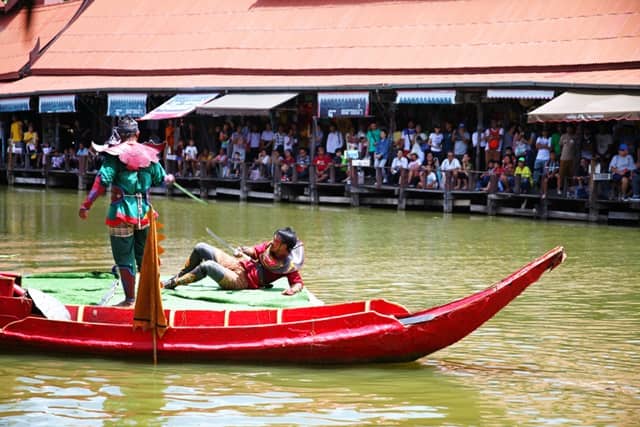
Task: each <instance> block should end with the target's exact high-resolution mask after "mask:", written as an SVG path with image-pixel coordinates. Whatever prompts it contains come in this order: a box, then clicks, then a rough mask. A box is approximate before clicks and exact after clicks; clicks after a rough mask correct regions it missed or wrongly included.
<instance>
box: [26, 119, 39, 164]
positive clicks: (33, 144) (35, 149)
mask: <svg viewBox="0 0 640 427" xmlns="http://www.w3.org/2000/svg"><path fill="white" fill-rule="evenodd" d="M23 144H24V147H25V150H26V153H25V159H26V160H25V166H28V167H35V166H36V165H37V163H38V153H39V151H40V147H39V140H38V132H36V131H34V130H33V125H32V124H31V123H29V126H28V128H27V131H26V132H25V133H24V135H23Z"/></svg>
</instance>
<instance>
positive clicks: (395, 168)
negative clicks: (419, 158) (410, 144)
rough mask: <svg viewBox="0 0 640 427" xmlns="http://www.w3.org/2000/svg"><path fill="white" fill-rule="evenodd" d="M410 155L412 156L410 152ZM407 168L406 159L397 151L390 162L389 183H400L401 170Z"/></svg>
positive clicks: (400, 151)
mask: <svg viewBox="0 0 640 427" xmlns="http://www.w3.org/2000/svg"><path fill="white" fill-rule="evenodd" d="M412 154H414V153H413V152H412ZM408 167H409V163H408V162H407V158H406V157H405V156H404V151H402V150H398V152H397V153H396V157H395V158H394V159H393V161H392V162H391V169H390V170H389V171H390V172H391V182H392V183H393V184H397V183H398V182H399V181H400V175H401V174H402V169H407V168H408Z"/></svg>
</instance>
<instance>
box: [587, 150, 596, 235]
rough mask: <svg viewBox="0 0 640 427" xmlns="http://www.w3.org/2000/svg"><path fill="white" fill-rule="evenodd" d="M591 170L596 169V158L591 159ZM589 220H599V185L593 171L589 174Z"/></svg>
mask: <svg viewBox="0 0 640 427" xmlns="http://www.w3.org/2000/svg"><path fill="white" fill-rule="evenodd" d="M591 170H592V171H593V170H595V160H591ZM587 203H588V206H589V222H597V221H598V185H597V183H596V181H595V180H594V176H593V172H591V173H590V174H589V201H588V202H587Z"/></svg>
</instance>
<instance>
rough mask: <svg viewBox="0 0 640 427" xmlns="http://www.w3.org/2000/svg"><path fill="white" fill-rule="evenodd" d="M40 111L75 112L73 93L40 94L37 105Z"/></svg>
mask: <svg viewBox="0 0 640 427" xmlns="http://www.w3.org/2000/svg"><path fill="white" fill-rule="evenodd" d="M38 111H39V112H40V113H75V112H76V96H75V95H47V96H41V97H40V102H39V106H38Z"/></svg>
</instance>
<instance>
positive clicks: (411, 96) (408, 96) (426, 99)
mask: <svg viewBox="0 0 640 427" xmlns="http://www.w3.org/2000/svg"><path fill="white" fill-rule="evenodd" d="M455 103H456V91H455V90H438V89H434V90H399V91H398V96H397V97H396V104H455Z"/></svg>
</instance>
